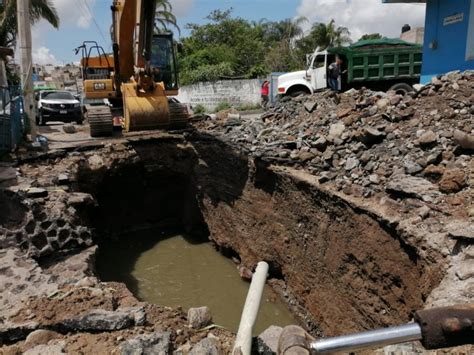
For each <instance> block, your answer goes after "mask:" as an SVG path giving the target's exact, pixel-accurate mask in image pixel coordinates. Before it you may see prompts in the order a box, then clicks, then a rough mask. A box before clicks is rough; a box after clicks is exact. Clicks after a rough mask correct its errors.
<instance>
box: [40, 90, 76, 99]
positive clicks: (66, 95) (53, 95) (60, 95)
mask: <svg viewBox="0 0 474 355" xmlns="http://www.w3.org/2000/svg"><path fill="white" fill-rule="evenodd" d="M42 96H43V99H46V100H74V96H72V94H71V93H70V92H60V91H53V92H45V93H43V95H42Z"/></svg>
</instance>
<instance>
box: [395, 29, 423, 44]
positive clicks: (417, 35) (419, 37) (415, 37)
mask: <svg viewBox="0 0 474 355" xmlns="http://www.w3.org/2000/svg"><path fill="white" fill-rule="evenodd" d="M424 38H425V29H424V28H423V27H416V28H412V29H411V30H410V31H408V32H405V33H402V34H401V35H400V39H403V40H404V41H407V42H410V43H416V44H423V40H424Z"/></svg>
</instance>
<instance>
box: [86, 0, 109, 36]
mask: <svg viewBox="0 0 474 355" xmlns="http://www.w3.org/2000/svg"><path fill="white" fill-rule="evenodd" d="M82 3H83V4H84V5H85V7H86V10H87V11H88V12H89V14H90V15H91V17H92V22H94V25H95V27H96V28H97V30H98V32H99V34H100V36H101V37H102V39H103V40H104V42H105V43H108V42H109V41H108V40H107V39H106V38H105V35H104V33H103V32H102V29H101V28H100V26H99V24H98V23H97V21H96V20H95V16H94V13H93V12H92V9H91V8H90V6H89V4H88V3H87V0H82Z"/></svg>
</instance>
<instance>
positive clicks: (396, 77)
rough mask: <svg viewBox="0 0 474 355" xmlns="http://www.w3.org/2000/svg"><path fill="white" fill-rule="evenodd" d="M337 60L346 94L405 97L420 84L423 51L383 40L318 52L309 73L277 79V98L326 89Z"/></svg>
mask: <svg viewBox="0 0 474 355" xmlns="http://www.w3.org/2000/svg"><path fill="white" fill-rule="evenodd" d="M336 56H339V57H341V58H342V60H343V64H342V70H343V71H344V74H343V75H342V77H341V78H340V80H339V88H340V89H341V90H343V91H345V90H348V89H350V88H360V87H363V86H364V87H367V88H369V89H373V90H384V91H386V90H395V91H396V92H398V93H401V94H405V93H407V92H409V91H411V90H412V89H413V88H412V85H414V84H417V83H419V80H420V73H421V62H422V47H421V46H420V45H417V44H413V43H409V42H405V41H402V40H399V39H387V38H383V39H380V40H366V41H359V42H357V43H355V44H353V45H351V46H349V47H339V48H329V49H327V50H324V51H319V50H318V49H316V51H315V52H314V54H313V55H312V56H311V57H310V58H311V60H310V65H309V67H308V69H307V70H301V71H296V72H292V73H287V74H283V75H281V76H280V77H279V78H278V94H279V95H282V96H284V95H289V96H298V95H301V94H312V93H314V92H316V91H319V90H323V89H326V88H327V87H328V80H327V75H328V67H329V65H330V64H331V63H333V62H334V61H335V58H336Z"/></svg>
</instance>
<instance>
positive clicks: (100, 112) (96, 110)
mask: <svg viewBox="0 0 474 355" xmlns="http://www.w3.org/2000/svg"><path fill="white" fill-rule="evenodd" d="M86 109H87V119H88V120H89V126H90V133H91V137H106V136H111V135H112V133H113V117H112V111H111V110H110V107H108V106H87V107H86Z"/></svg>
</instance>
